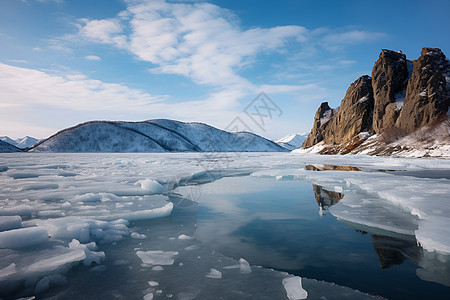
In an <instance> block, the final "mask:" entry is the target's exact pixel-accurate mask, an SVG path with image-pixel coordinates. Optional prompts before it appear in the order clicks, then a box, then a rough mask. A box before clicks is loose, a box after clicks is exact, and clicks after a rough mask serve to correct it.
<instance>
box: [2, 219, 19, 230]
mask: <svg viewBox="0 0 450 300" xmlns="http://www.w3.org/2000/svg"><path fill="white" fill-rule="evenodd" d="M20 227H22V218H21V217H20V216H0V231H5V230H11V229H17V228H20Z"/></svg>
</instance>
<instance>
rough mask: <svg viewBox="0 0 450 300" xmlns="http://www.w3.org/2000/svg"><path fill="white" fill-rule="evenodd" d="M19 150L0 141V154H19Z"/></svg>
mask: <svg viewBox="0 0 450 300" xmlns="http://www.w3.org/2000/svg"><path fill="white" fill-rule="evenodd" d="M20 151H21V150H20V149H18V148H16V147H14V146H13V145H11V144H9V143H7V142H4V141H2V140H0V152H20Z"/></svg>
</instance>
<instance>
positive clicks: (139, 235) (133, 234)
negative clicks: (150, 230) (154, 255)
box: [130, 232, 147, 240]
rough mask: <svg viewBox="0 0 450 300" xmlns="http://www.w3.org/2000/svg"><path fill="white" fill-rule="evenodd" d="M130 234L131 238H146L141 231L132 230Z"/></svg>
mask: <svg viewBox="0 0 450 300" xmlns="http://www.w3.org/2000/svg"><path fill="white" fill-rule="evenodd" d="M130 236H131V237H132V238H133V239H138V240H142V239H146V238H147V236H146V235H145V234H141V233H137V232H132V233H131V234H130Z"/></svg>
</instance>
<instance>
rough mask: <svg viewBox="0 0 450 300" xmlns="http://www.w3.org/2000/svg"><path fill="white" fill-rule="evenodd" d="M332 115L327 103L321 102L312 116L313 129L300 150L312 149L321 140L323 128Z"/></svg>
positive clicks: (332, 112) (332, 111)
mask: <svg viewBox="0 0 450 300" xmlns="http://www.w3.org/2000/svg"><path fill="white" fill-rule="evenodd" d="M333 115H334V110H333V109H331V108H330V107H329V106H328V102H322V103H321V104H320V106H319V108H318V109H317V111H316V114H315V115H314V124H313V128H312V129H311V132H310V134H309V135H308V137H307V138H306V140H305V142H304V143H303V145H302V148H309V147H312V146H314V145H315V144H317V143H319V142H321V141H322V140H323V137H324V131H325V128H326V126H327V124H328V121H329V120H330V119H331V117H333Z"/></svg>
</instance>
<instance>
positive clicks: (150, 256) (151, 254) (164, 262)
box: [136, 250, 178, 267]
mask: <svg viewBox="0 0 450 300" xmlns="http://www.w3.org/2000/svg"><path fill="white" fill-rule="evenodd" d="M136 255H137V256H138V257H139V258H140V259H141V260H142V263H143V264H145V266H146V267H152V266H156V265H160V266H169V265H173V262H174V261H175V258H174V256H177V255H178V252H177V251H162V250H155V251H137V252H136Z"/></svg>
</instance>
